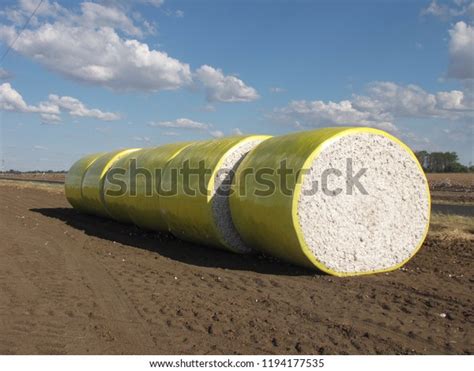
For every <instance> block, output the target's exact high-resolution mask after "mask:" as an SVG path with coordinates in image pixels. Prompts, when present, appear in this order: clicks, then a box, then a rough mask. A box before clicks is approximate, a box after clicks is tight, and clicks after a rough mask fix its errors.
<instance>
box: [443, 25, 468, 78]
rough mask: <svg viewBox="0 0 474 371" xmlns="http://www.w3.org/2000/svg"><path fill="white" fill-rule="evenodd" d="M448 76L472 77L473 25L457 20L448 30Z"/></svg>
mask: <svg viewBox="0 0 474 371" xmlns="http://www.w3.org/2000/svg"><path fill="white" fill-rule="evenodd" d="M449 36H450V41H449V59H450V60H449V69H448V76H449V77H453V78H456V79H461V80H462V79H474V27H472V26H470V25H468V24H466V23H464V22H457V23H456V24H455V25H454V26H453V28H452V29H450V30H449Z"/></svg>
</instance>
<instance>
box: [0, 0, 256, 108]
mask: <svg viewBox="0 0 474 371" xmlns="http://www.w3.org/2000/svg"><path fill="white" fill-rule="evenodd" d="M142 2H145V3H148V4H150V5H154V6H160V5H162V3H163V1H157V0H142ZM105 3H106V4H112V5H111V6H106V5H103V4H100V3H99V4H98V3H93V2H88V1H86V2H82V3H81V4H80V10H79V11H74V10H68V9H66V8H63V7H61V6H60V5H59V4H57V3H55V2H50V1H47V0H46V1H45V2H44V3H43V4H42V6H41V7H40V9H39V10H38V12H37V15H36V16H35V17H34V19H32V22H30V26H29V27H28V28H27V29H25V30H24V31H23V33H22V35H21V37H20V38H18V40H17V41H16V42H15V43H14V45H13V47H12V49H13V50H14V51H16V52H17V53H19V54H21V55H23V56H26V57H28V58H30V59H32V60H34V61H36V62H38V63H39V64H41V65H43V66H45V67H46V68H48V69H49V70H51V71H54V72H57V73H59V74H61V75H63V76H65V77H68V78H70V79H74V80H78V81H82V82H85V83H89V84H94V85H99V86H103V87H107V88H110V89H113V90H118V91H144V92H157V91H160V90H175V89H180V88H184V87H191V86H192V85H193V82H194V78H195V77H197V78H198V79H197V80H198V81H200V82H201V83H202V85H203V86H204V88H205V89H206V92H207V96H208V99H209V100H210V101H222V102H247V101H251V100H254V99H257V98H258V94H257V92H256V91H255V89H254V88H252V87H249V86H247V85H245V83H244V82H243V81H242V80H240V79H238V78H236V77H234V76H225V75H224V74H223V73H222V71H221V70H219V69H215V68H213V67H211V66H202V67H201V68H199V69H198V70H197V71H196V72H195V74H193V73H192V71H191V68H190V66H189V64H187V63H184V62H181V61H180V60H178V59H176V58H172V57H171V56H169V55H168V54H167V53H165V52H163V51H160V50H155V49H152V48H150V47H149V45H148V44H146V43H144V42H140V41H138V40H135V39H133V38H130V37H136V38H140V37H142V36H143V35H144V34H146V33H150V32H154V28H155V27H154V25H153V24H151V23H150V22H148V21H147V20H146V19H144V18H143V16H141V14H139V13H138V12H133V11H132V10H131V9H130V4H129V3H128V2H125V1H120V0H114V1H109V2H105ZM36 5H37V2H35V1H33V0H21V2H20V4H19V6H18V7H16V8H7V9H6V10H4V11H2V12H1V14H2V15H3V16H4V17H6V18H7V19H10V21H12V23H13V24H12V25H9V26H7V25H1V26H0V41H3V42H4V44H11V43H12V42H13V40H15V39H16V38H17V36H18V34H19V32H20V29H21V27H22V26H23V24H24V23H25V16H29V15H30V14H31V12H32V11H33V10H34V6H36ZM128 13H131V14H132V16H131V17H129V16H128V15H127V14H128ZM174 14H175V16H178V17H179V16H182V15H183V12H182V11H178V10H177V11H175V13H174ZM40 20H41V22H40ZM137 24H138V25H137Z"/></svg>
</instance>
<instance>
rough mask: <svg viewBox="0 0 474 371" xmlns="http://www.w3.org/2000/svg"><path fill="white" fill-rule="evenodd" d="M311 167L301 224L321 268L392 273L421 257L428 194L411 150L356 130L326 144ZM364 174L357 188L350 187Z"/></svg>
mask: <svg viewBox="0 0 474 371" xmlns="http://www.w3.org/2000/svg"><path fill="white" fill-rule="evenodd" d="M350 167H352V170H351V169H350ZM306 168H307V169H308V171H307V172H306V174H305V175H303V177H302V184H301V193H300V194H299V197H298V199H297V200H296V202H297V204H296V214H297V218H296V219H297V220H296V224H297V225H298V226H299V228H300V230H301V235H302V239H303V243H304V244H305V245H306V247H307V253H309V254H311V255H313V257H314V259H315V260H316V261H317V262H318V263H319V264H320V265H321V264H322V265H323V268H324V270H326V271H330V272H331V273H333V274H338V275H354V274H364V273H370V272H378V271H389V270H392V269H396V268H397V267H399V266H400V265H401V264H403V263H404V262H406V261H407V260H408V259H409V258H410V257H411V256H413V255H414V254H415V253H416V251H417V249H418V248H419V247H420V246H421V244H422V242H423V239H424V237H425V235H426V231H427V228H428V224H429V213H430V196H429V190H428V187H427V182H426V178H425V176H424V174H423V172H422V170H421V169H420V166H419V165H418V163H417V161H416V159H415V158H414V157H413V155H412V153H411V152H409V150H408V149H407V148H405V147H404V146H403V145H401V144H400V143H399V142H397V141H395V140H392V139H391V138H390V137H388V136H385V135H381V134H375V133H370V132H352V133H350V134H345V135H343V136H340V137H337V138H335V139H331V140H329V141H328V142H326V143H325V144H324V146H323V147H322V150H321V151H320V152H319V153H318V154H317V155H316V156H315V157H314V159H313V160H312V162H310V163H309V164H307V165H306ZM327 169H337V170H338V171H340V175H339V173H338V172H337V171H336V172H334V171H333V170H327ZM363 169H365V170H363ZM324 171H326V176H324V174H323V173H324ZM359 171H362V172H363V175H361V176H360V177H359V178H358V179H357V180H358V181H359V184H360V185H354V186H351V185H350V184H348V180H350V179H351V177H354V176H356V175H357V173H358V172H359ZM323 178H326V179H327V182H326V183H327V184H322V183H324V182H322V179H323ZM316 184H317V185H318V186H319V189H318V190H317V192H314V189H315V187H316ZM321 187H323V188H325V189H321ZM361 187H362V188H363V190H362V191H361V189H360V188H361ZM364 191H365V192H364ZM364 193H366V194H364Z"/></svg>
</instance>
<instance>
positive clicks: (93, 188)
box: [82, 149, 138, 217]
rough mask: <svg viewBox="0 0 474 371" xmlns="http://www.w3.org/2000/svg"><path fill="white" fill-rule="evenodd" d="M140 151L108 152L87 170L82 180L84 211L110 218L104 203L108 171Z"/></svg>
mask: <svg viewBox="0 0 474 371" xmlns="http://www.w3.org/2000/svg"><path fill="white" fill-rule="evenodd" d="M137 150H138V149H125V150H118V151H114V152H108V153H106V154H104V155H102V156H100V157H99V158H97V159H96V160H95V161H94V162H93V163H92V164H91V166H89V168H88V169H87V171H86V173H85V175H84V178H83V180H82V199H83V203H82V205H83V209H84V211H86V212H88V213H90V214H94V215H98V216H104V217H108V216H109V213H108V212H107V209H106V207H105V203H104V193H103V191H104V182H105V177H106V175H107V171H108V170H109V169H110V168H111V167H112V165H113V164H114V163H115V162H116V161H118V160H120V158H122V157H123V156H126V155H127V154H129V153H131V152H135V151H137Z"/></svg>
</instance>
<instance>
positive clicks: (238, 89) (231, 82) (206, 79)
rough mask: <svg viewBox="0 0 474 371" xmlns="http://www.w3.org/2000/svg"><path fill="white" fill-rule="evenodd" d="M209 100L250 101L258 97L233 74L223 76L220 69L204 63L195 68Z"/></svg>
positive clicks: (253, 90) (254, 91) (255, 92)
mask: <svg viewBox="0 0 474 371" xmlns="http://www.w3.org/2000/svg"><path fill="white" fill-rule="evenodd" d="M196 77H197V79H198V80H199V81H200V82H201V83H202V84H203V85H204V88H205V89H206V94H207V100H208V101H209V102H215V101H218V102H250V101H253V100H256V99H258V98H259V95H258V93H257V91H256V90H255V89H254V88H252V87H250V86H247V85H245V84H244V82H243V81H242V80H240V79H238V78H237V77H235V76H225V75H224V74H223V73H222V71H221V70H220V69H215V68H213V67H211V66H208V65H204V66H201V67H200V68H198V69H197V70H196Z"/></svg>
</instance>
